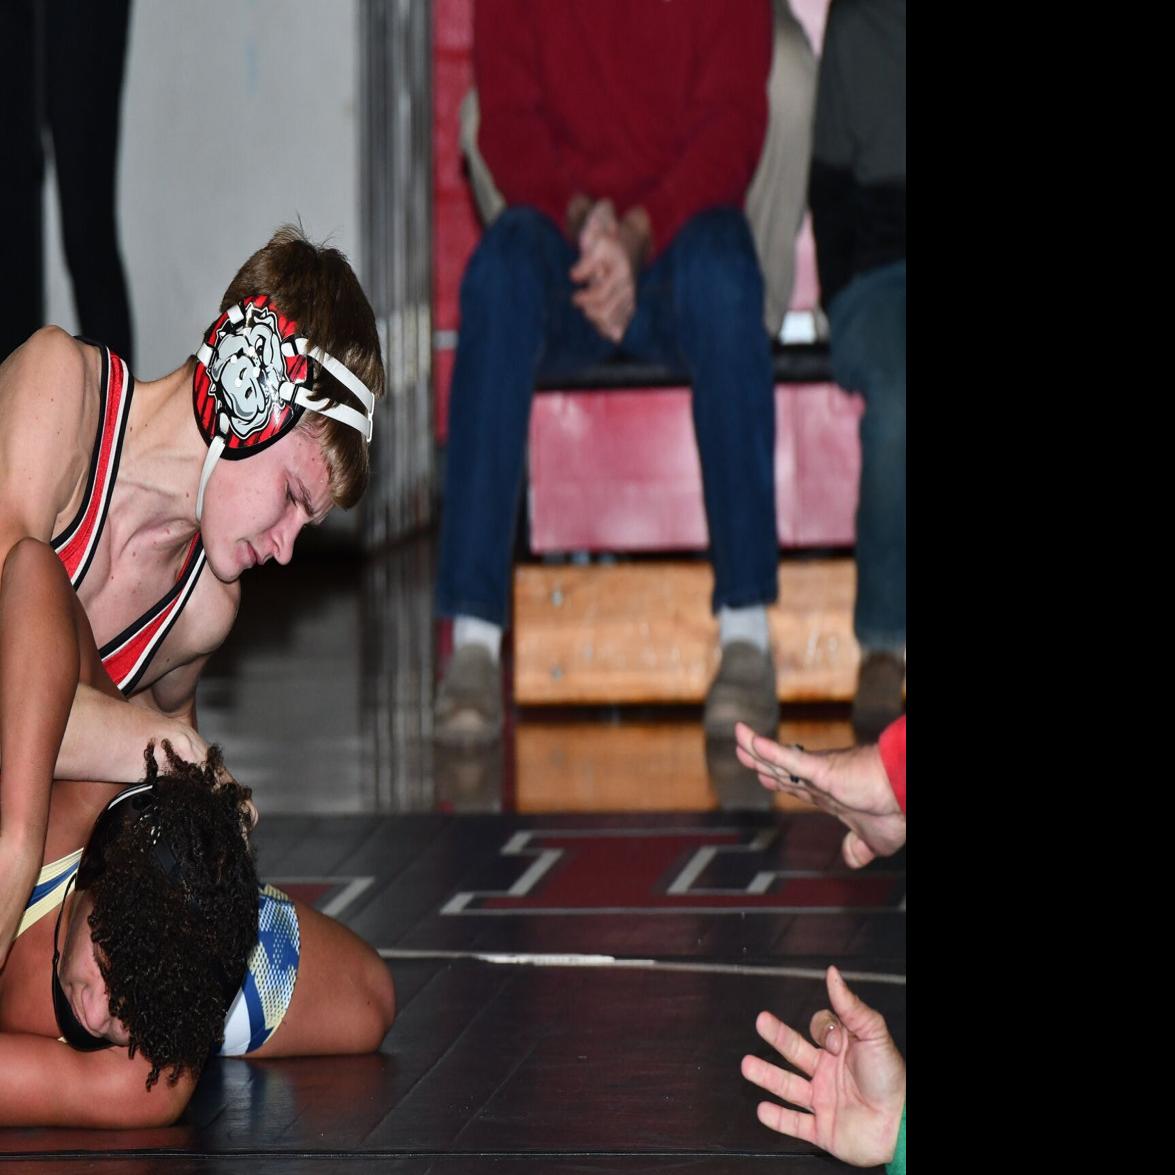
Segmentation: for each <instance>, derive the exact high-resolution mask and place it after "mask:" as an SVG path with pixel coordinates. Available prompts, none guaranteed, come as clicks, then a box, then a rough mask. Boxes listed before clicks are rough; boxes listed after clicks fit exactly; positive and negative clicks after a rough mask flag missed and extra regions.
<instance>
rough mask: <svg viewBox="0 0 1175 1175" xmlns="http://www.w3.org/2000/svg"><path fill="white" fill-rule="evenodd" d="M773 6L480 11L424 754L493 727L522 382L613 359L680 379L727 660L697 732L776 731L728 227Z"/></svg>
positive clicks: (766, 547) (515, 6) (745, 312)
mask: <svg viewBox="0 0 1175 1175" xmlns="http://www.w3.org/2000/svg"><path fill="white" fill-rule="evenodd" d="M771 19H772V18H771V5H770V0H740V3H739V4H738V5H737V6H736V5H715V4H712V3H710V2H709V0H682V2H681V3H677V4H674V5H672V6H669V5H663V4H662V5H652V4H647V5H633V4H630V3H627V2H626V0H569V2H567V3H562V4H558V5H555V4H551V5H534V4H527V3H525V2H524V0H478V4H477V5H476V7H475V10H474V68H475V77H476V83H477V88H478V95H479V102H480V118H481V124H480V136H479V146H480V149H481V153H482V155H484V158H485V161H486V163H487V165H488V167H489V169H490V171H491V172H492V174H493V177H494V180H495V182H496V184H497V186H498V187H499V189H500V190H501V192H502V195H503V197H504V198H505V201H506V204H507V208H506V210H505V211H504V212H503V213H502V214H501V215H500V216H499V217H498V218H497V219H496V220H495V221H494V223H493V224H492V225H491V226H490V227H489V229H488V230H487V231H486V233H485V235H484V237H483V238H482V241H481V242H480V244H479V246H478V248H477V250H476V252H475V253H474V255H473V257H472V258H471V259H470V262H469V266H468V268H467V270H466V273H465V278H464V280H463V283H462V290H461V329H460V335H459V338H458V347H457V357H456V365H455V368H454V373H453V384H452V400H451V404H450V414H451V415H450V425H449V445H448V454H447V461H446V475H445V501H444V517H443V521H442V527H441V555H440V560H441V565H440V573H439V582H438V591H437V596H438V606H439V609H440V611H441V612H442V614H444V615H448V616H452V617H454V619H455V624H454V646H455V651H454V656H453V659H452V661H451V663H450V665H449V667H448V670H447V672H446V674H445V677H444V680H443V681H442V683H441V686H440V689H439V691H438V695H437V704H436V726H435V731H436V735H437V738H438V740H440V741H442V742H448V743H457V744H474V745H475V744H478V743H488V742H492V741H493V740H495V739H496V738H497V737H498V735H499V733H500V731H501V725H502V707H501V698H500V692H499V670H498V656H499V650H500V643H501V636H502V630H503V627H504V626H505V623H506V616H507V608H508V595H509V584H510V567H511V552H512V549H513V535H514V523H515V518H516V516H517V510H518V501H519V495H520V493H521V489H522V484H523V473H524V468H523V466H524V456H525V445H526V436H527V426H528V421H529V415H530V403H531V396H532V393H533V389H534V385H535V380H536V377H538V376H539V375H540V373H541V374H544V375H559V374H568V373H571V372H573V371H575V370H577V369H581V368H583V367H586V366H590V365H592V364H594V363H598V362H600V361H602V360H604V359H607V358H608V357H610V356H612V355H614V354H617V353H618V352H623V353H625V354H628V355H630V356H633V357H636V358H640V359H645V360H649V361H654V362H662V363H668V364H672V365H674V366H683V367H685V368H686V370H687V371H688V372H689V373H690V376H691V380H692V385H693V412H694V422H695V429H696V434H697V438H698V447H699V455H700V458H701V466H702V476H703V485H704V496H705V506H706V517H707V522H708V526H709V532H710V546H711V558H712V561H713V565H714V577H715V586H714V594H713V600H712V603H713V607H714V609H715V611H716V612H717V614H718V621H719V634H720V640H721V644H722V661H721V666H720V669H719V672H718V674H717V677H716V678H715V681H714V682H713V684H712V685H711V687H710V690H709V693H708V695H707V699H706V712H705V719H704V721H705V727H706V730H707V732H708V733H712V734H718V735H724V736H726V737H730V736H731V735H732V733H733V729H734V724H735V722H736V720H739V719H742V720H745V721H748V722H750V723H752V724H753V725H755V726H757V727H758V728H759V729H774V726H775V724H776V722H777V720H778V704H777V702H776V696H775V671H774V666H773V664H772V659H771V653H770V644H769V637H768V630H767V614H766V608H767V605H768V604H770V603H771V602H772V601H773V600H774V599H775V597H776V592H777V575H776V558H777V554H776V552H777V539H776V523H775V491H774V469H773V453H774V437H775V420H774V398H773V388H772V376H771V365H770V351H769V343H768V337H767V334H766V332H765V331H764V329H763V314H764V305H763V297H764V295H763V279H762V275H761V273H760V270H759V265H758V262H757V260H756V256H755V250H754V245H753V242H752V239H751V234H750V231H749V229H748V226H747V221H746V218H745V216H744V214H743V212H742V204H743V200H744V197H745V195H746V192H747V187H748V185H749V183H750V181H751V178H752V175H753V173H754V171H755V167H756V163H757V161H758V159H759V154H760V148H761V145H762V142H763V134H764V126H765V122H766V107H767V102H766V84H767V77H768V68H769V65H770V55H771V44H772V34H771Z"/></svg>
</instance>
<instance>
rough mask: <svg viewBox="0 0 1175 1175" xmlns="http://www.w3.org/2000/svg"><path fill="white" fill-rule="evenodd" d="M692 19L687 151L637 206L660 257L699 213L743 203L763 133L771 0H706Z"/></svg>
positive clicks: (770, 41) (771, 35)
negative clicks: (694, 60)
mask: <svg viewBox="0 0 1175 1175" xmlns="http://www.w3.org/2000/svg"><path fill="white" fill-rule="evenodd" d="M696 19H697V21H698V26H699V28H698V34H699V36H698V41H697V44H698V47H699V60H698V73H697V84H696V87H695V89H694V92H693V100H692V102H691V104H690V111H689V114H688V118H689V123H690V126H689V130H688V132H687V133H686V135H685V136H684V148H683V150H682V153H681V155H680V157H679V158H678V160H677V162H676V163H675V164H674V165H673V166H672V167H671V168H670V169H669V170H668V171H667V172H665V173H664V174H663V175H662V176H660V177H659V179H658V180H657V182H656V184H654V186H653V187H652V188H650V189H649V191H648V192H646V193H644V194H643V196H642V198H641V199H640V200H639V201H634V203H640V204H641V205H642V206H643V207H644V209H645V211H646V212H647V213H648V214H649V220H650V222H651V224H652V254H656V253H659V252H661V251H662V250H663V249H664V248H665V247H666V246H667V245H668V244H669V242H670V241H672V240H673V237H674V236H675V235H676V233H677V231H678V229H680V228H681V227H682V225H684V224H685V222H686V221H687V220H689V219H690V217H692V216H695V215H697V213H699V212H702V211H704V210H705V209H707V208H713V207H714V206H715V205H718V204H734V205H739V206H741V205H742V203H743V201H744V200H745V199H746V194H747V188H748V187H750V184H751V178H752V177H753V176H754V174H755V167H756V166H757V165H758V162H759V153H760V152H761V151H762V149H763V136H764V135H765V134H766V132H767V75H768V73H769V72H770V70H771V51H772V45H773V33H772V23H771V0H747V2H746V3H743V4H740V5H737V6H736V5H733V4H716V3H714V2H713V0H705V3H703V4H701V5H700V6H699V7H698V10H697V16H696ZM619 211H621V212H623V211H625V210H624V209H620V210H619Z"/></svg>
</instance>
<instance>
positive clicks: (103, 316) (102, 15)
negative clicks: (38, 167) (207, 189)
mask: <svg viewBox="0 0 1175 1175" xmlns="http://www.w3.org/2000/svg"><path fill="white" fill-rule="evenodd" d="M129 22H130V0H102V2H101V3H94V2H93V0H48V2H47V4H46V81H47V85H46V109H47V112H48V118H49V125H50V128H51V130H52V133H53V156H54V163H55V166H56V169H57V190H58V192H59V194H60V197H61V224H62V235H63V237H64V241H65V259H66V262H67V264H68V266H69V273H70V277H71V279H72V281H73V293H74V301H75V302H76V304H77V312H78V319H79V320H80V322H81V330H82V333H83V334H84V335H86V336H88V337H89V338H92V339H97V340H98V341H100V342H103V343H107V344H109V346H111V347H112V348H113V349H114V350H115V352H116V353H118V354H119V355H121V356H122V357H123V358H124V359H126V361H127V363H128V364H130V365H131V366H132V367H133V366H134V362H133V357H132V354H131V347H132V336H131V316H130V305H129V302H128V298H127V287H126V279H125V277H124V274H123V268H122V259H121V257H120V255H119V248H118V230H117V223H116V211H115V179H116V173H117V167H118V130H119V119H120V115H121V103H122V79H123V67H124V64H125V61H126V43H127V33H128V28H129Z"/></svg>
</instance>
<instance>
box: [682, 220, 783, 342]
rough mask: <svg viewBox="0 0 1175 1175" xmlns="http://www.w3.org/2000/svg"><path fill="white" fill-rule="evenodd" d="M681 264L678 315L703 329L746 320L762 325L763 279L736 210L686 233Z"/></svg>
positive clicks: (744, 223)
mask: <svg viewBox="0 0 1175 1175" xmlns="http://www.w3.org/2000/svg"><path fill="white" fill-rule="evenodd" d="M679 246H680V252H679V254H678V258H677V267H676V269H677V275H676V276H677V297H678V308H679V312H680V313H681V314H682V315H683V316H685V317H686V319H687V320H693V321H696V322H698V324H699V325H704V324H706V323H708V322H713V321H714V320H715V319H716V318H728V317H730V316H737V315H744V316H746V317H747V318H748V320H749V321H755V322H761V319H762V315H763V275H762V273H761V272H760V270H759V261H758V258H757V257H756V256H755V245H754V241H753V240H752V238H751V231H750V228H749V226H748V225H747V221H746V217H745V216H743V214H742V213H741V212H740V211H738V210H737V209H734V208H712V209H710V210H709V211H708V212H703V213H700V214H699V215H697V216H695V217H694V218H693V219H692V220H691V221H690V222H689V223H688V224H687V225H686V226H685V227H684V228H683V229H682V230H681V240H680V242H679Z"/></svg>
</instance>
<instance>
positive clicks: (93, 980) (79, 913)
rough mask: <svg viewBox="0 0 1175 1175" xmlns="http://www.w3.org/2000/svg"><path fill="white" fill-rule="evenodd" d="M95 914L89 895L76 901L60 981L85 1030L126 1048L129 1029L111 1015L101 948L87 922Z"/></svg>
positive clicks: (62, 952) (71, 913)
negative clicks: (100, 963) (100, 954)
mask: <svg viewBox="0 0 1175 1175" xmlns="http://www.w3.org/2000/svg"><path fill="white" fill-rule="evenodd" d="M93 912H94V903H93V901H92V900H91V898H90V895H89V894H88V893H84V892H83V893H79V894H77V895H76V896H75V897H74V899H73V908H72V910H71V912H70V915H69V931H68V933H67V934H66V936H65V943H64V944H63V945H62V948H61V960H60V962H59V963H58V965H57V978H58V980H59V981H60V983H61V990H62V991H63V992H64V993H65V998H66V999H67V1000H68V1001H69V1006H70V1007H71V1008H72V1009H73V1014H74V1015H75V1016H76V1017H77V1019H78V1021H79V1023H80V1024H81V1025H82V1027H83V1028H85V1029H87V1030H88V1031H89V1033H90V1035H91V1036H102V1037H105V1038H106V1039H107V1040H109V1041H113V1042H114V1043H115V1044H118V1045H122V1046H123V1047H124V1048H125V1047H126V1046H127V1045H128V1044H129V1043H130V1039H131V1038H130V1034H129V1033H128V1032H127V1030H126V1025H125V1024H123V1022H122V1021H121V1020H116V1019H115V1018H114V1017H113V1016H112V1015H111V1014H110V993H109V992H108V991H107V990H106V980H105V979H103V978H102V972H101V970H99V967H98V948H97V947H96V946H95V945H94V941H93V938H92V937H91V930H90V924H89V922H88V921H87V919H88V918H89V916H90V915H91V914H92V913H93Z"/></svg>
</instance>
